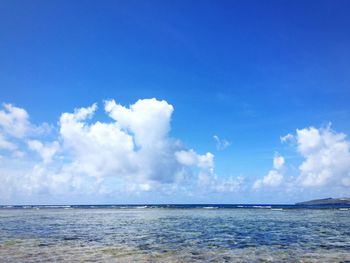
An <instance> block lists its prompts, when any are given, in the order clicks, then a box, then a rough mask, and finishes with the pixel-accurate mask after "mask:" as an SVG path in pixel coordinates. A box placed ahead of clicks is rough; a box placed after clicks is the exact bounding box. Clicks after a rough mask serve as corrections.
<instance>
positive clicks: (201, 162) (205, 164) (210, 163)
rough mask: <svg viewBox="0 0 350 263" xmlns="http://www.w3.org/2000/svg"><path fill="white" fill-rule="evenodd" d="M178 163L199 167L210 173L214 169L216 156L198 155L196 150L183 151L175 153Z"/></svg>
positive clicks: (209, 154) (208, 154)
mask: <svg viewBox="0 0 350 263" xmlns="http://www.w3.org/2000/svg"><path fill="white" fill-rule="evenodd" d="M175 156H176V159H177V161H178V162H179V163H180V164H182V165H185V166H197V167H199V168H202V169H208V170H209V171H211V170H213V169H214V155H213V154H211V153H210V152H208V153H206V154H205V155H198V154H197V153H196V152H195V151H194V150H192V149H191V150H182V151H177V152H175Z"/></svg>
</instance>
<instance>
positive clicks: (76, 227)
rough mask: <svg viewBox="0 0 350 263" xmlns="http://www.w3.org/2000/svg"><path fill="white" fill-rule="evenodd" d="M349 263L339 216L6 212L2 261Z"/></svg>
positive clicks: (300, 212) (348, 227)
mask: <svg viewBox="0 0 350 263" xmlns="http://www.w3.org/2000/svg"><path fill="white" fill-rule="evenodd" d="M47 261H50V262H52V261H66V262H85V261H90V262H91V261H98V262H196V261H197V262H350V211H349V210H345V209H344V210H339V209H284V210H273V209H205V208H195V209H191V208H188V209H177V208H142V207H139V208H137V207H132V208H128V207H127V208H124V209H120V208H119V209H115V208H99V209H80V208H75V209H71V208H69V207H66V208H54V209H50V208H45V209H23V208H21V209H14V208H12V209H0V262H47Z"/></svg>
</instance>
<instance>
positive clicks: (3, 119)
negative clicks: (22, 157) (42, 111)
mask: <svg viewBox="0 0 350 263" xmlns="http://www.w3.org/2000/svg"><path fill="white" fill-rule="evenodd" d="M3 108H4V110H0V129H1V132H2V133H3V134H6V135H9V136H12V137H16V138H23V137H24V136H25V135H26V133H27V132H28V130H29V129H30V124H29V120H28V119H29V116H28V113H27V112H26V111H25V110H24V109H22V108H18V107H15V106H13V105H12V104H6V103H4V104H3Z"/></svg>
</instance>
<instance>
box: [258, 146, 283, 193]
mask: <svg viewBox="0 0 350 263" xmlns="http://www.w3.org/2000/svg"><path fill="white" fill-rule="evenodd" d="M284 163H285V161H284V158H283V156H281V155H279V154H278V153H276V154H275V156H274V158H273V169H272V170H270V171H269V172H268V174H267V175H266V176H264V177H263V178H262V179H258V180H256V181H255V182H254V184H253V189H259V188H261V187H264V186H265V187H278V186H280V185H281V184H282V182H283V173H284Z"/></svg>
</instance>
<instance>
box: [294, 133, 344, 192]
mask: <svg viewBox="0 0 350 263" xmlns="http://www.w3.org/2000/svg"><path fill="white" fill-rule="evenodd" d="M296 140H297V150H298V152H299V153H300V154H301V155H302V156H303V157H304V158H305V160H304V161H303V163H302V164H301V165H300V167H299V169H300V176H299V178H298V182H299V183H300V185H302V186H306V187H311V186H314V187H319V186H325V185H329V186H337V185H338V186H350V144H349V141H347V140H346V135H345V134H343V133H337V132H335V131H333V130H332V129H331V128H330V126H328V127H326V128H323V129H316V128H314V127H309V128H305V129H301V130H297V134H296Z"/></svg>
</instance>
